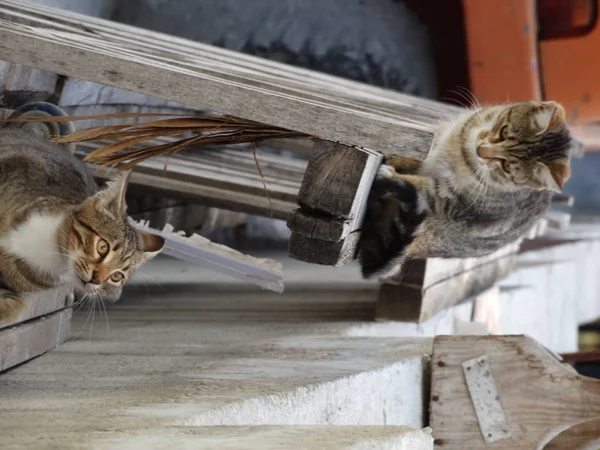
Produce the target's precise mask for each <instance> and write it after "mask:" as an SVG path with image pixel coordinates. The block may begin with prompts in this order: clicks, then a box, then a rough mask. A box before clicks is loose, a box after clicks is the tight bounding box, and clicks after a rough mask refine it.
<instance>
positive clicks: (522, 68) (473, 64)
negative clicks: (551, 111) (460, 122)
mask: <svg viewBox="0 0 600 450" xmlns="http://www.w3.org/2000/svg"><path fill="white" fill-rule="evenodd" d="M463 7H464V8H463V9H464V16H465V27H466V35H467V54H468V61H469V76H470V79H471V86H470V88H471V90H472V91H473V93H474V94H475V96H476V97H477V98H478V99H479V100H480V101H481V102H482V103H494V102H506V101H527V100H541V99H542V90H541V86H540V78H539V67H538V55H537V22H536V11H535V0H463ZM598 51H599V53H600V47H599V48H598ZM598 79H599V80H600V77H599V78H598ZM599 86H600V85H599Z"/></svg>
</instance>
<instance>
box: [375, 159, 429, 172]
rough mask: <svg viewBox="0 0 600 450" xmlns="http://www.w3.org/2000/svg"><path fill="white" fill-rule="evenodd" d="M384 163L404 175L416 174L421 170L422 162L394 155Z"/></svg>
mask: <svg viewBox="0 0 600 450" xmlns="http://www.w3.org/2000/svg"><path fill="white" fill-rule="evenodd" d="M383 163H384V164H385V165H388V166H391V167H393V168H394V170H395V171H396V172H398V173H404V174H415V173H417V172H418V171H419V169H420V168H421V161H417V160H416V159H412V158H407V157H406V156H399V155H392V156H390V157H388V158H386V159H385V160H384V162H383Z"/></svg>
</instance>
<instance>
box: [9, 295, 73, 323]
mask: <svg viewBox="0 0 600 450" xmlns="http://www.w3.org/2000/svg"><path fill="white" fill-rule="evenodd" d="M70 293H71V289H67V288H65V287H62V288H58V289H53V290H50V291H43V292H38V293H35V294H28V295H26V296H25V298H26V300H27V303H26V308H27V309H26V310H25V312H24V313H23V315H22V316H21V318H20V319H18V320H16V321H14V322H12V323H6V324H5V325H3V326H0V329H1V328H5V327H7V326H13V325H14V324H16V323H17V322H26V321H28V320H31V319H33V318H36V317H40V316H43V315H46V314H50V313H53V312H55V311H59V310H61V309H63V308H65V306H67V303H68V301H69V299H68V296H69V294H70Z"/></svg>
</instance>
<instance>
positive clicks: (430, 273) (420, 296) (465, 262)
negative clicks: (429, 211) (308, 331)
mask: <svg viewBox="0 0 600 450" xmlns="http://www.w3.org/2000/svg"><path fill="white" fill-rule="evenodd" d="M519 247H520V242H516V243H514V244H510V245H507V246H505V247H503V248H502V249H500V250H498V251H497V252H495V253H492V254H491V255H488V256H485V257H481V258H451V259H442V258H430V259H428V260H426V261H411V262H408V263H407V264H409V265H410V266H409V267H408V268H405V269H404V270H406V272H404V271H403V272H399V275H398V279H394V277H392V278H389V279H387V280H383V281H384V283H383V284H382V285H381V288H380V291H379V297H378V301H377V309H376V318H377V320H399V321H403V322H417V323H422V322H425V321H427V320H428V319H430V318H431V317H433V316H435V315H436V314H437V313H439V312H440V311H442V310H444V309H447V308H450V307H452V306H454V305H456V304H458V303H460V302H462V301H465V300H467V299H469V298H472V297H475V296H476V295H478V294H481V293H482V292H485V291H487V290H488V289H489V288H491V287H492V286H494V284H496V283H497V282H498V281H500V280H501V279H503V278H505V277H506V276H507V275H508V274H509V273H510V272H511V271H512V269H513V268H514V267H515V265H516V261H517V254H518V251H519Z"/></svg>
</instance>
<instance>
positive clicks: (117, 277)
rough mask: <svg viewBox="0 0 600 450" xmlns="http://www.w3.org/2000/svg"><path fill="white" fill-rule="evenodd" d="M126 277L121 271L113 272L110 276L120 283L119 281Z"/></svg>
mask: <svg viewBox="0 0 600 450" xmlns="http://www.w3.org/2000/svg"><path fill="white" fill-rule="evenodd" d="M124 277H125V275H123V274H122V273H121V272H113V274H112V275H111V276H110V279H111V280H112V281H114V282H115V283H118V282H119V281H121V280H122V279H123V278H124Z"/></svg>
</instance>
